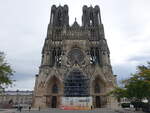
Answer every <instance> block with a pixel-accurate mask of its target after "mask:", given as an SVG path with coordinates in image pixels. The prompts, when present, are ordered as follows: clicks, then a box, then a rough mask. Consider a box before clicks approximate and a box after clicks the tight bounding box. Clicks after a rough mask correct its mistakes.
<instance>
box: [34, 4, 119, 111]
mask: <svg viewBox="0 0 150 113" xmlns="http://www.w3.org/2000/svg"><path fill="white" fill-rule="evenodd" d="M109 54H110V53H109V48H108V45H107V42H106V39H105V35H104V28H103V24H102V22H101V16H100V9H99V7H98V6H95V7H94V8H93V7H87V6H84V7H83V16H82V26H80V25H79V24H78V23H77V21H76V20H75V23H74V24H73V25H72V26H69V16H68V6H67V5H65V6H64V7H63V6H58V7H56V6H55V5H53V6H52V9H51V18H50V24H49V26H48V30H47V37H46V39H45V43H44V46H43V50H42V61H41V66H40V69H39V74H38V76H36V83H35V89H34V103H33V104H34V107H39V106H40V107H43V108H44V107H45V108H46V107H59V105H60V103H61V97H62V96H64V95H65V94H64V92H66V91H64V87H65V86H64V82H65V81H64V80H65V77H67V76H68V75H69V73H71V72H72V71H73V70H74V69H76V70H79V71H80V72H82V73H83V76H87V78H88V79H89V84H88V85H89V86H88V91H89V92H88V93H89V94H88V95H89V96H92V97H93V106H94V107H110V108H115V107H116V105H117V103H116V100H115V99H114V98H113V97H108V96H107V93H108V92H109V91H111V90H112V89H113V88H114V87H115V86H116V78H115V76H114V75H113V73H112V68H111V64H110V57H109ZM80 88H81V87H80Z"/></svg>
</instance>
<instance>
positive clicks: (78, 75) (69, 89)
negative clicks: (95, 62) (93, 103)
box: [64, 69, 89, 97]
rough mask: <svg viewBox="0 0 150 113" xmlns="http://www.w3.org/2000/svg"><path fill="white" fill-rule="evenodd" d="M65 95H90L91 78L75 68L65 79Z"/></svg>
mask: <svg viewBox="0 0 150 113" xmlns="http://www.w3.org/2000/svg"><path fill="white" fill-rule="evenodd" d="M64 96H65V97H88V96H89V78H88V77H87V76H85V75H83V73H82V72H81V71H80V70H78V69H74V70H73V71H71V72H70V73H69V75H68V76H66V77H65V79H64Z"/></svg>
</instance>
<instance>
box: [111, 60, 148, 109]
mask: <svg viewBox="0 0 150 113" xmlns="http://www.w3.org/2000/svg"><path fill="white" fill-rule="evenodd" d="M122 83H123V84H124V87H123V88H115V89H114V90H113V91H112V95H114V96H115V97H116V98H118V97H119V98H122V97H126V98H128V99H129V100H130V101H131V102H132V103H134V106H135V107H136V110H137V108H138V107H140V103H142V100H143V99H148V100H150V63H149V62H148V63H147V65H140V66H137V71H136V73H134V74H131V77H130V78H128V79H126V80H124V81H122Z"/></svg>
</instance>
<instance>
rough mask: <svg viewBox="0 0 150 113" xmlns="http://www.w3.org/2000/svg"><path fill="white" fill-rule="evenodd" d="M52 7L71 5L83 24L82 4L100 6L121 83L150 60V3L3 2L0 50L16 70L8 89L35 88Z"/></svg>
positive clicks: (95, 0)
mask: <svg viewBox="0 0 150 113" xmlns="http://www.w3.org/2000/svg"><path fill="white" fill-rule="evenodd" d="M53 4H56V5H57V6H58V5H64V4H68V6H69V19H70V20H69V23H70V25H71V24H73V22H74V20H75V18H77V21H78V23H79V24H80V25H81V16H82V7H83V5H88V6H90V5H92V6H95V5H99V6H100V10H101V18H102V23H103V24H104V29H105V37H106V39H107V42H108V46H109V49H110V59H111V64H112V67H113V72H114V74H115V75H118V76H117V78H118V81H119V80H123V79H125V78H127V77H130V74H131V73H135V71H136V66H137V65H141V64H146V62H147V61H149V59H150V31H149V28H150V13H149V11H150V7H149V6H150V0H0V51H4V52H5V53H6V59H7V62H8V63H9V64H11V66H12V68H13V69H14V70H15V74H14V78H13V79H15V80H16V82H15V83H14V85H13V86H12V87H9V88H8V90H17V89H19V90H33V88H34V84H35V74H37V73H38V69H39V66H40V63H41V50H42V47H43V44H44V40H45V37H46V34H47V26H48V23H49V20H50V10H51V6H52V5H53Z"/></svg>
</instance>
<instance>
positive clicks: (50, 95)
mask: <svg viewBox="0 0 150 113" xmlns="http://www.w3.org/2000/svg"><path fill="white" fill-rule="evenodd" d="M61 90H62V84H61V81H60V80H59V78H58V77H56V76H52V77H50V79H49V80H48V82H47V88H46V91H47V94H46V101H47V102H46V103H47V106H49V107H51V108H57V107H58V106H59V104H60V103H59V102H60V100H59V99H60V98H59V96H60V93H61Z"/></svg>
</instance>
